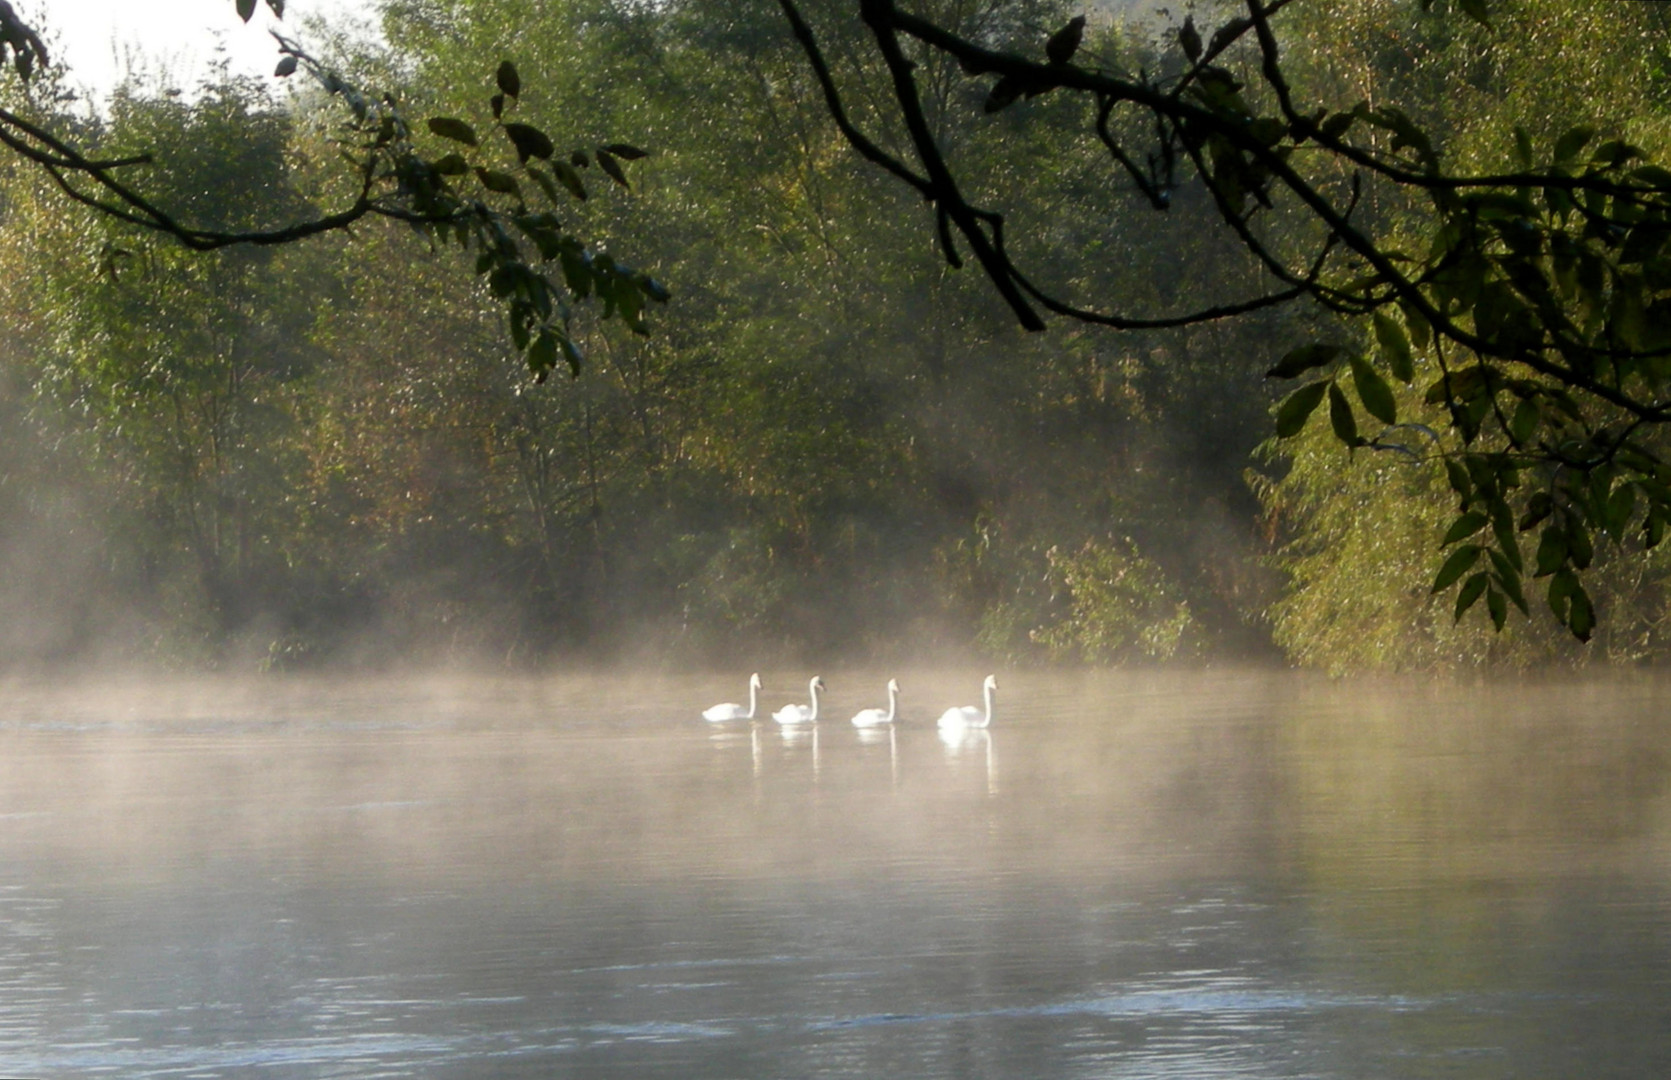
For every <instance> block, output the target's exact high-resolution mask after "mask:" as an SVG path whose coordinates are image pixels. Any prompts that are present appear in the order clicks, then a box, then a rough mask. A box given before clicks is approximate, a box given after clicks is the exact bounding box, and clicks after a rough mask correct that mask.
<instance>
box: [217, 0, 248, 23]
mask: <svg viewBox="0 0 1671 1080" xmlns="http://www.w3.org/2000/svg"><path fill="white" fill-rule="evenodd" d="M221 10H222V11H225V10H226V9H225V8H221ZM254 16H255V0H238V18H240V19H242V20H244V21H245V22H249V21H250V19H252V18H253V17H254Z"/></svg>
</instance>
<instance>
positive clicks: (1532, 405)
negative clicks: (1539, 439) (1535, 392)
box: [1509, 398, 1543, 445]
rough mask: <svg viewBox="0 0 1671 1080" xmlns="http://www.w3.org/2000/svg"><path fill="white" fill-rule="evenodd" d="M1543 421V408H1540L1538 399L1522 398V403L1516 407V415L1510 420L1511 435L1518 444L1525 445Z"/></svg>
mask: <svg viewBox="0 0 1671 1080" xmlns="http://www.w3.org/2000/svg"><path fill="white" fill-rule="evenodd" d="M1542 421H1543V410H1542V409H1539V408H1538V403H1537V400H1536V399H1534V398H1521V399H1520V404H1519V405H1516V406H1515V407H1514V416H1513V417H1512V418H1510V420H1509V435H1510V436H1511V437H1512V438H1513V439H1514V441H1515V442H1516V443H1517V444H1521V445H1524V444H1525V443H1528V442H1530V441H1531V438H1532V436H1533V435H1534V434H1536V433H1537V430H1538V424H1539V423H1541V422H1542Z"/></svg>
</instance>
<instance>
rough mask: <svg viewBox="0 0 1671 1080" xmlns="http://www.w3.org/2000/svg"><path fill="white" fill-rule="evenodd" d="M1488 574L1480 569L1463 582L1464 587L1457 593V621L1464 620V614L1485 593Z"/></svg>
mask: <svg viewBox="0 0 1671 1080" xmlns="http://www.w3.org/2000/svg"><path fill="white" fill-rule="evenodd" d="M1485 583H1486V575H1485V571H1483V570H1482V571H1480V572H1479V573H1477V574H1475V575H1474V576H1473V577H1470V578H1469V579H1468V580H1467V581H1464V582H1463V583H1462V588H1461V589H1460V590H1459V591H1458V592H1457V594H1456V619H1455V621H1456V622H1461V621H1462V616H1464V615H1466V614H1467V613H1468V609H1469V608H1471V607H1473V606H1474V601H1476V600H1478V599H1479V598H1480V597H1481V596H1482V595H1484V594H1485Z"/></svg>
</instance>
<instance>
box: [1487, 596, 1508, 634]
mask: <svg viewBox="0 0 1671 1080" xmlns="http://www.w3.org/2000/svg"><path fill="white" fill-rule="evenodd" d="M1485 606H1486V608H1487V609H1488V610H1489V611H1490V612H1491V625H1492V626H1495V627H1496V628H1497V632H1498V633H1499V634H1500V633H1502V632H1503V624H1504V623H1506V622H1507V621H1508V618H1509V605H1508V603H1507V602H1506V601H1505V600H1504V599H1503V594H1502V593H1500V592H1498V591H1497V590H1496V589H1487V590H1486V592H1485Z"/></svg>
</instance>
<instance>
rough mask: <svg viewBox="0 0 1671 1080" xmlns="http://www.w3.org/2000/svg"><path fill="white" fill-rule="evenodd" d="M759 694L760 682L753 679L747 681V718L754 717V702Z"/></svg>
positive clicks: (751, 718)
mask: <svg viewBox="0 0 1671 1080" xmlns="http://www.w3.org/2000/svg"><path fill="white" fill-rule="evenodd" d="M759 696H760V684H759V683H757V682H755V681H754V680H753V679H750V680H749V681H748V718H749V719H750V720H753V719H754V702H755V699H757V698H758V697H759Z"/></svg>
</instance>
